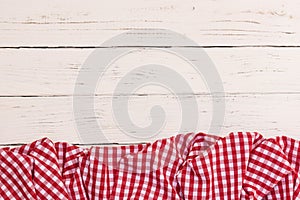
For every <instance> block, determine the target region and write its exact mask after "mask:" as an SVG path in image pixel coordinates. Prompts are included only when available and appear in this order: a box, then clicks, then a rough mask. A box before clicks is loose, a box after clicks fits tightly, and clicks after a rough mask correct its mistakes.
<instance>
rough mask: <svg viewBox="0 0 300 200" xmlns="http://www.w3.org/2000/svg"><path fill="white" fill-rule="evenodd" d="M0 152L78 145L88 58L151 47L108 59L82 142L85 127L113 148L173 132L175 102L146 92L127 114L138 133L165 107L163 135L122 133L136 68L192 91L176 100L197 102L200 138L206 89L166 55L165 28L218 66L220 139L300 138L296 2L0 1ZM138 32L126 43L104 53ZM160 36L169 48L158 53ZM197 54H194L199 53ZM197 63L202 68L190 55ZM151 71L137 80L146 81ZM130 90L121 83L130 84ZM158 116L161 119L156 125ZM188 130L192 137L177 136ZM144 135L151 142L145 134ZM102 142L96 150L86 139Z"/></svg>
mask: <svg viewBox="0 0 300 200" xmlns="http://www.w3.org/2000/svg"><path fill="white" fill-rule="evenodd" d="M0 5H1V6H0V13H1V14H0V122H1V126H0V146H1V145H3V144H8V145H11V144H15V145H18V144H19V143H28V142H31V141H33V140H36V139H40V138H41V137H49V138H50V139H52V140H54V141H67V142H70V143H84V142H83V141H81V140H80V138H79V133H78V130H77V126H76V122H75V120H74V111H73V99H72V95H73V93H74V87H75V86H76V85H77V84H82V83H78V82H76V78H77V76H78V73H79V71H80V69H81V67H82V66H83V64H84V62H85V61H86V59H87V58H88V56H89V55H90V54H91V53H92V52H93V51H94V50H97V49H102V50H103V51H105V50H109V51H111V52H114V51H119V50H120V49H124V48H129V47H136V46H140V44H141V42H140V41H143V40H144V39H145V38H149V37H150V38H152V40H153V41H154V42H153V43H146V44H145V45H142V47H136V51H134V52H132V53H130V54H128V55H126V56H124V57H122V58H120V59H118V60H116V61H114V62H113V63H112V64H111V65H110V66H109V67H108V68H107V70H105V71H104V75H103V76H102V77H101V78H100V79H99V82H98V85H97V88H96V90H95V116H86V115H84V111H83V115H82V118H80V122H81V123H84V124H86V125H87V127H88V128H87V129H86V131H87V133H93V132H95V131H97V130H95V128H93V126H90V127H89V126H88V125H89V124H90V122H91V121H92V120H96V121H97V122H99V123H100V124H101V130H102V132H103V133H104V135H105V136H106V137H107V139H108V141H109V142H111V143H136V142H151V141H154V140H155V139H158V138H163V137H169V136H172V135H175V134H178V130H179V126H180V123H181V108H180V102H178V98H176V95H172V94H171V93H170V91H169V90H168V89H166V88H162V87H158V86H155V85H151V86H147V87H143V88H139V89H138V90H136V91H134V92H131V93H124V94H118V95H117V97H120V98H123V97H128V98H129V100H130V101H129V107H128V111H129V114H130V118H131V120H132V122H133V123H135V124H136V125H137V126H141V127H145V126H147V125H148V124H149V123H151V121H152V120H153V119H151V117H150V115H149V113H150V110H151V108H152V107H153V106H155V105H161V106H162V107H163V108H164V109H165V113H166V114H167V115H166V121H165V124H164V125H165V126H164V127H163V128H162V129H161V132H160V133H158V134H157V135H154V136H153V137H149V138H139V137H137V138H134V137H132V136H133V135H134V130H132V134H133V135H131V136H130V135H126V134H125V133H124V132H122V131H121V129H120V128H122V126H121V125H120V124H118V122H117V121H116V118H115V116H114V115H117V114H118V109H117V110H116V112H114V111H113V110H112V98H114V97H115V96H113V94H114V90H115V87H116V85H117V84H118V82H119V81H120V80H121V79H122V78H123V77H124V76H125V75H126V73H128V72H129V71H131V70H132V69H133V68H134V67H136V66H140V65H144V64H149V63H159V64H162V65H166V66H169V67H170V68H172V69H173V70H175V71H176V72H178V73H179V74H180V75H181V76H182V77H183V78H184V79H185V80H186V81H187V83H189V84H190V86H191V88H192V89H193V91H192V92H190V93H182V94H177V97H178V96H179V97H182V102H183V103H187V104H188V103H189V102H190V101H191V99H192V98H195V99H196V102H197V104H198V113H199V123H198V127H197V130H195V131H203V132H207V131H208V130H209V126H210V123H211V119H212V103H213V102H212V98H211V91H210V90H209V88H208V86H207V85H206V83H205V81H204V79H203V76H201V74H199V73H197V72H195V70H193V68H192V67H191V65H190V64H188V63H187V62H185V61H184V60H182V59H180V58H179V57H178V56H174V55H172V54H169V53H168V50H172V49H174V48H177V47H179V48H182V49H191V50H193V49H196V48H199V47H198V46H197V45H189V44H185V43H179V44H176V47H174V41H173V40H172V38H171V36H170V35H168V34H165V33H163V32H162V31H161V30H157V31H154V32H153V31H152V32H151V31H150V32H149V29H169V30H173V31H175V32H178V33H180V34H182V35H183V36H185V37H187V38H190V39H191V40H194V41H195V42H196V43H197V44H198V45H199V46H203V47H204V49H205V51H206V53H207V54H208V56H209V57H210V58H211V60H212V61H213V62H214V63H215V67H216V70H217V71H218V73H219V75H220V77H221V79H222V82H223V86H224V92H225V94H224V95H225V102H226V110H225V121H224V123H223V124H219V126H220V127H221V128H222V129H221V132H220V133H214V134H220V135H226V134H228V133H229V132H231V131H258V132H260V133H262V134H263V135H264V136H266V137H274V136H276V135H288V136H290V137H293V138H296V139H300V136H298V134H297V131H298V130H299V124H300V123H299V119H300V118H299V114H298V110H299V107H300V90H299V89H300V82H299V78H300V68H299V63H300V60H299V59H300V58H299V55H300V28H299V20H300V14H299V10H300V2H298V1H296V0H292V1H287V0H279V1H275V2H271V3H270V1H267V0H251V1H250V0H247V1H235V0H218V1H211V0H203V1H197V0H189V1H186V2H184V3H182V2H181V1H179V0H174V1H166V0H163V1H157V0H154V1H148V0H128V1H117V0H111V1H109V2H108V1H104V0H100V1H98V0H87V1H85V2H84V3H83V2H82V1H79V0H63V1H62V0H44V1H39V0H24V1H19V0H0ZM131 30H135V31H138V33H135V34H133V35H132V38H136V39H134V40H131V41H128V40H119V41H118V42H117V43H114V44H112V45H108V46H103V45H102V43H103V42H105V41H107V40H109V39H110V38H112V37H114V36H116V35H118V34H121V33H124V32H126V31H131ZM161 38H166V39H169V40H167V41H168V42H166V43H163V44H160V43H159V42H155V41H160V39H161ZM196 46H197V47H196ZM193 59H194V60H197V59H200V58H199V57H194V58H193ZM149 76H150V74H149V73H146V72H145V73H140V74H138V78H140V79H145V78H147V77H149ZM133 83H134V80H132V81H131V80H129V81H128V82H127V83H126V84H129V85H132V84H133ZM154 117H158V116H154ZM184 132H190V130H188V129H187V130H184ZM152 134H153V133H152ZM95 142H98V143H99V142H102V141H95Z"/></svg>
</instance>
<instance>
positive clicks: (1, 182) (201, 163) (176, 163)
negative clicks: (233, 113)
mask: <svg viewBox="0 0 300 200" xmlns="http://www.w3.org/2000/svg"><path fill="white" fill-rule="evenodd" d="M299 148H300V142H299V141H297V140H294V139H292V138H289V137H286V136H280V137H275V138H264V137H263V136H262V135H261V134H259V133H256V132H253V133H252V132H236V133H230V134H228V135H227V136H225V137H220V136H215V135H210V134H205V133H187V134H179V135H176V136H173V137H170V138H163V139H160V140H157V141H155V142H153V143H146V144H134V145H127V146H93V147H91V148H82V147H78V146H75V145H72V144H68V143H66V142H56V143H54V142H52V141H51V140H50V139H48V138H42V139H40V140H37V141H34V142H32V143H30V144H26V145H22V146H20V147H16V148H7V147H6V148H2V149H0V199H5V200H6V199H55V200H56V199H76V200H77V199H83V200H84V199H89V200H92V199H213V200H214V199H245V200H246V199H253V200H254V199H255V200H256V199H280V200H283V199H286V200H288V199H299V198H300V177H299V170H300V153H299V152H300V149H299Z"/></svg>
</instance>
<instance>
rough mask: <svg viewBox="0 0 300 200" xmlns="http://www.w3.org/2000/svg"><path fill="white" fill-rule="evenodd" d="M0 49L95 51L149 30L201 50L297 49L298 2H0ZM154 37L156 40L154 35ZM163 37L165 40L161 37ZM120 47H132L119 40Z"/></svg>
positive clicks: (298, 33)
mask: <svg viewBox="0 0 300 200" xmlns="http://www.w3.org/2000/svg"><path fill="white" fill-rule="evenodd" d="M0 3H1V7H0V13H1V15H0V46H2V47H20V46H27V47H37V46H44V47H66V46H73V47H84V46H99V45H101V44H102V43H103V42H104V41H106V40H108V39H109V38H111V37H112V36H114V35H117V34H120V33H123V32H124V31H128V30H141V31H142V33H141V34H139V35H137V38H142V37H147V34H148V32H147V31H143V30H145V29H148V28H164V29H170V30H173V31H176V32H178V33H181V34H184V35H185V36H187V37H189V38H191V39H193V40H195V41H196V42H197V43H198V44H199V45H201V46H236V45H240V46H244V45H250V46H251V45H254V46H260V45H271V46H286V45H288V46H299V45H300V29H299V26H298V24H299V9H300V2H298V1H296V0H293V1H287V0H280V1H274V2H272V3H270V1H267V0H263V1H262V0H252V1H235V0H218V1H211V0H203V1H196V0H191V1H186V2H185V3H182V2H181V1H179V0H175V1H148V0H129V1H122V2H120V1H117V0H112V1H109V2H107V1H104V0H100V1H97V0H87V1H85V2H84V3H83V2H82V1H79V0H64V1H61V0H45V1H39V0H26V1H17V0H1V1H0ZM155 37H161V34H160V33H159V31H158V32H157V34H156V36H155ZM164 37H168V36H164ZM118 45H119V46H124V45H125V46H126V45H134V43H130V44H128V43H126V41H123V42H121V43H119V44H118Z"/></svg>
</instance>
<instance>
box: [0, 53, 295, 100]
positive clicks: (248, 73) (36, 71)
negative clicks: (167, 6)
mask: <svg viewBox="0 0 300 200" xmlns="http://www.w3.org/2000/svg"><path fill="white" fill-rule="evenodd" d="M171 49H172V48H171ZM110 50H111V51H112V52H114V51H116V52H117V51H118V48H116V49H115V48H111V49H110ZM205 51H206V53H207V54H208V56H209V57H210V58H211V60H212V61H213V62H214V63H215V67H216V70H217V71H218V73H219V75H220V77H221V79H222V81H223V86H224V90H225V92H226V93H298V92H299V88H300V82H299V79H300V68H299V62H300V57H299V54H300V48H213V49H205ZM92 52H93V50H91V49H19V50H16V49H2V50H0V60H1V62H0V96H24V95H28V96H30V95H33V96H53V95H72V94H73V92H74V87H75V85H76V78H77V76H78V73H79V71H80V69H81V68H82V66H83V63H84V62H85V60H86V59H87V58H88V56H89V55H90V54H91V53H92ZM199 57H200V56H199ZM199 57H195V58H194V60H197V59H198V60H199V62H200V63H201V60H200V59H201V58H199ZM100 61H101V57H99V63H100ZM147 63H148V64H149V63H157V64H161V65H164V66H167V67H169V68H170V69H172V70H175V71H176V72H178V73H179V74H180V75H181V76H182V77H183V79H185V80H186V82H187V83H188V84H189V85H190V86H191V88H192V89H193V92H194V94H200V93H209V92H210V91H209V89H208V88H207V86H206V84H205V77H203V76H202V75H201V74H199V73H198V72H197V71H195V69H194V68H193V67H192V66H191V65H190V64H188V63H187V62H186V61H185V60H183V59H181V58H179V57H177V56H174V55H173V54H169V53H167V52H163V51H162V49H158V50H157V49H151V48H150V49H138V50H137V51H136V52H133V53H130V54H127V55H126V56H123V57H122V58H120V59H119V60H117V61H115V62H113V63H112V64H111V65H109V66H108V68H107V70H106V71H104V73H103V76H101V77H100V78H99V83H98V84H97V86H98V87H97V90H96V92H95V93H96V94H97V95H111V94H113V92H114V90H115V88H116V86H117V83H118V82H119V81H120V80H121V79H122V78H123V77H124V76H125V75H126V73H128V72H130V71H132V70H133V69H134V68H135V67H138V66H142V65H144V64H147ZM138 76H139V77H140V78H141V79H145V78H147V77H148V76H149V72H145V73H140V74H139V75H138ZM134 82H135V80H132V81H131V80H129V81H128V84H129V85H130V84H133V83H134ZM77 84H78V83H77ZM167 92H168V91H167V90H165V89H162V88H161V87H154V86H153V87H148V88H147V89H144V90H142V89H140V90H137V91H134V92H133V93H131V94H130V95H134V94H166V93H167Z"/></svg>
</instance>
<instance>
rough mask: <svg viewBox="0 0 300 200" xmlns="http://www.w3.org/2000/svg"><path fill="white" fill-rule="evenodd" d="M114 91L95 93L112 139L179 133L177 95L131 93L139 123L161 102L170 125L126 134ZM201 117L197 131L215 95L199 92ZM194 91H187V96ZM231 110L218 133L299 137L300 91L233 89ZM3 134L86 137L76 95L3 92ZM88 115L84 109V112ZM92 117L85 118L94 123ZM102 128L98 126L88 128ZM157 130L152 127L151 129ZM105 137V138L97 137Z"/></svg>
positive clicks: (11, 137)
mask: <svg viewBox="0 0 300 200" xmlns="http://www.w3.org/2000/svg"><path fill="white" fill-rule="evenodd" d="M111 99H112V97H96V98H95V113H96V120H97V121H98V122H99V123H100V124H101V127H102V129H101V130H102V132H103V133H104V135H105V136H106V137H107V139H108V140H109V142H121V143H131V142H141V141H143V142H145V141H150V142H151V141H154V140H155V139H157V138H162V137H169V136H172V135H174V134H178V130H179V127H180V123H181V110H180V106H179V105H178V101H177V100H176V98H175V97H174V96H172V95H164V96H140V97H131V98H130V101H129V107H128V110H129V114H130V116H131V120H132V122H133V123H135V124H136V125H137V126H140V127H144V126H147V125H148V124H149V123H151V118H150V116H149V113H150V109H151V108H152V107H153V106H154V105H161V106H162V107H163V109H164V111H165V112H166V113H167V115H166V123H165V127H163V128H162V129H161V132H160V133H158V134H157V135H154V136H153V137H149V138H142V139H141V138H134V137H132V135H131V136H130V135H127V134H124V133H123V132H122V131H121V130H120V129H119V125H118V123H117V122H116V121H115V120H114V117H113V114H117V113H114V112H113V111H112V108H111ZM196 99H197V103H198V109H199V110H198V111H199V112H198V113H199V122H198V128H197V130H196V131H204V132H207V130H208V129H209V126H210V123H211V117H212V116H211V115H212V106H211V105H212V99H211V98H210V96H203V95H196ZM189 100H190V97H189V96H185V97H184V101H187V102H188V101H189ZM225 101H226V113H225V121H224V124H220V126H221V127H222V129H221V131H220V133H217V134H219V135H226V134H228V133H229V132H232V131H257V132H260V133H261V134H263V135H264V136H266V137H274V136H276V135H288V136H290V137H293V138H297V139H300V136H299V134H298V131H299V128H300V116H299V112H298V109H299V107H300V95H299V94H295V95H282V94H270V95H266V94H264V95H261V94H259V95H229V96H226V97H225ZM0 109H1V113H0V118H1V127H0V132H1V137H0V144H11V143H22V142H23V143H24V142H25V143H26V142H30V141H33V140H35V139H39V138H42V137H49V138H50V139H52V140H54V141H68V142H71V143H82V141H80V139H79V137H78V132H77V128H76V123H75V121H74V113H73V108H72V98H71V97H56V98H47V97H40V98H37V97H35V98H0ZM83 116H84V115H83ZM90 120H92V119H91V118H89V117H83V118H82V119H80V121H81V122H82V123H87V124H88V123H89V121H90ZM86 131H87V132H88V133H89V132H91V133H92V132H94V131H97V130H95V129H94V128H93V127H91V128H90V129H87V130H86ZM151 134H153V133H151ZM96 142H98V143H99V142H100V143H101V142H103V141H95V143H96Z"/></svg>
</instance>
